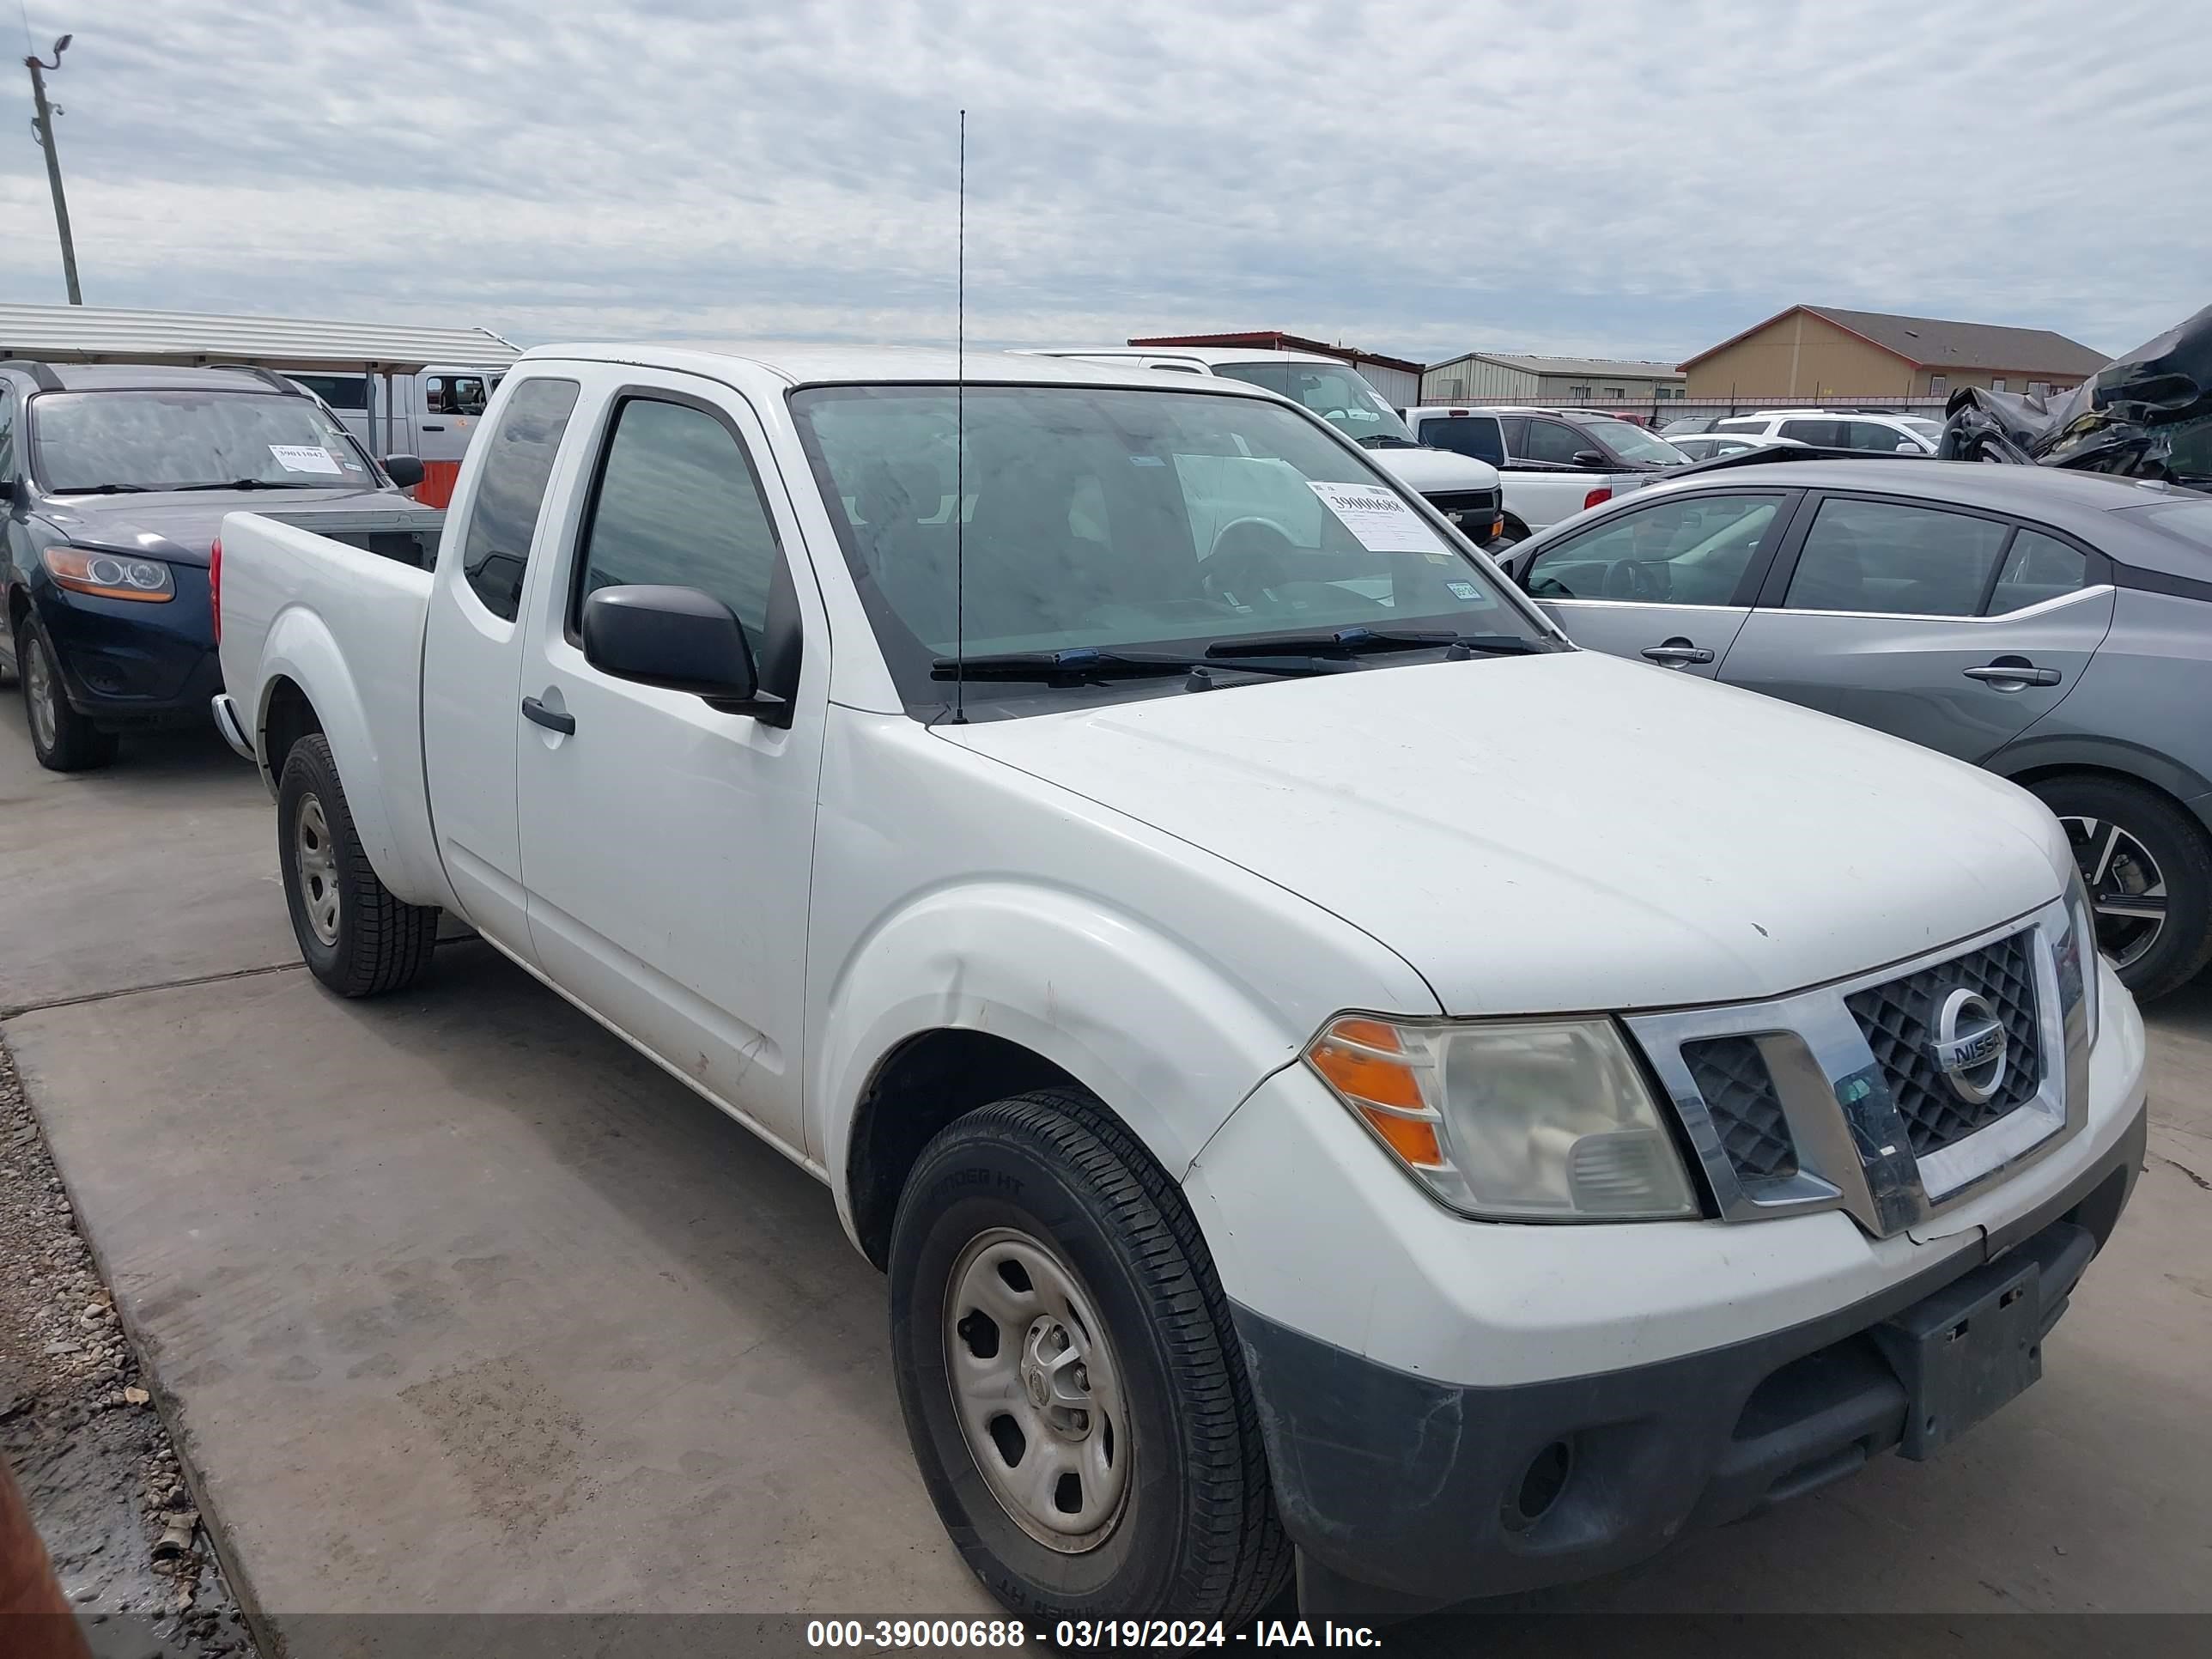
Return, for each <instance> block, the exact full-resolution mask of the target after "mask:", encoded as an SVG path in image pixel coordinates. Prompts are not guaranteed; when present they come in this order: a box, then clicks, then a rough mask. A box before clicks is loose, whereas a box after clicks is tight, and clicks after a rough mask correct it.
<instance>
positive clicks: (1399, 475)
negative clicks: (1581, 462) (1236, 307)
mask: <svg viewBox="0 0 2212 1659" xmlns="http://www.w3.org/2000/svg"><path fill="white" fill-rule="evenodd" d="M1036 356H1046V357H1063V358H1073V359H1076V360H1078V361H1080V362H1095V363H1115V364H1127V363H1136V364H1139V365H1140V366H1141V367H1143V368H1156V369H1160V370H1163V371H1164V372H1165V373H1168V374H1218V375H1221V376H1223V377H1224V378H1225V379H1227V380H1242V381H1243V382H1244V383H1245V384H1246V385H1248V386H1261V387H1264V388H1265V389H1266V390H1267V391H1269V392H1275V393H1278V394H1279V395H1280V396H1282V397H1285V398H1289V399H1290V400H1291V402H1292V403H1294V404H1298V405H1300V406H1301V407H1303V408H1306V409H1310V410H1313V412H1314V413H1315V414H1316V415H1318V416H1321V417H1322V419H1323V420H1325V421H1327V422H1328V423H1329V424H1330V425H1331V426H1333V427H1334V428H1336V429H1337V430H1338V431H1340V432H1341V433H1342V434H1344V435H1345V436H1346V437H1347V438H1349V439H1351V440H1352V442H1354V443H1356V444H1358V446H1359V447H1361V448H1362V449H1366V450H1370V451H1372V452H1373V453H1374V454H1375V456H1376V465H1378V466H1380V467H1381V468H1382V469H1383V471H1385V472H1387V473H1389V475H1390V477H1393V478H1394V479H1395V480H1396V481H1397V482H1398V483H1401V484H1404V485H1405V486H1407V488H1408V489H1414V490H1418V491H1419V492H1420V494H1421V495H1423V496H1425V498H1427V500H1428V501H1429V504H1430V505H1431V506H1432V507H1435V508H1436V509H1437V511H1438V512H1439V513H1443V515H1444V517H1446V518H1447V519H1449V520H1451V521H1452V523H1453V525H1454V526H1456V527H1457V529H1458V530H1459V531H1460V532H1461V533H1462V535H1464V536H1466V537H1467V538H1468V539H1469V540H1471V541H1473V542H1474V544H1476V545H1477V546H1482V545H1485V544H1488V543H1490V542H1492V541H1494V540H1496V539H1497V538H1498V536H1499V535H1500V534H1501V533H1503V531H1504V524H1503V521H1502V520H1501V518H1500V516H1499V513H1500V509H1499V507H1498V500H1499V495H1500V490H1499V483H1498V469H1497V468H1495V467H1493V466H1492V465H1488V464H1487V463H1486V462H1481V461H1471V460H1469V459H1467V458H1466V457H1464V456H1462V455H1456V454H1450V453H1446V452H1444V451H1442V450H1439V449H1437V448H1434V447H1430V446H1427V445H1425V444H1421V443H1418V442H1416V441H1414V438H1413V434H1412V433H1411V432H1409V431H1407V429H1406V422H1404V421H1403V420H1402V419H1401V418H1400V417H1399V415H1398V412H1397V410H1394V409H1392V408H1391V407H1390V404H1389V399H1388V398H1384V397H1383V394H1382V393H1381V392H1377V391H1376V389H1375V388H1374V387H1373V386H1370V384H1369V383H1368V380H1367V377H1366V376H1365V375H1364V374H1361V373H1360V372H1359V371H1358V369H1356V368H1353V367H1352V365H1351V364H1350V363H1347V362H1345V361H1344V360H1343V359H1342V358H1340V357H1327V356H1322V355H1320V354H1319V353H1317V352H1306V351H1273V350H1264V349H1255V348H1253V347H1249V346H1238V347H1229V346H1176V347H1172V348H1161V347H1142V348H1139V347H1136V346H1086V347H1083V348H1080V349H1078V348H1076V347H1072V346H1055V347H1053V348H1051V349H1048V350H1043V351H1040V352H1038V353H1036Z"/></svg>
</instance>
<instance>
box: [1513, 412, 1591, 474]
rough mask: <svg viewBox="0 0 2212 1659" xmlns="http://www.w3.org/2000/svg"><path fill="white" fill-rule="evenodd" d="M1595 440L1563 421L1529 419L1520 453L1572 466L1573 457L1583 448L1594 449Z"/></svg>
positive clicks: (1531, 457)
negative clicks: (1525, 439) (1524, 442)
mask: <svg viewBox="0 0 2212 1659" xmlns="http://www.w3.org/2000/svg"><path fill="white" fill-rule="evenodd" d="M1596 447H1598V446H1597V441H1596V440H1595V439H1592V438H1585V437H1583V435H1582V434H1581V433H1579V432H1577V431H1576V430H1575V429H1574V428H1572V427H1571V426H1569V425H1568V424H1567V423H1566V422H1564V421H1531V422H1528V442H1527V443H1526V444H1524V445H1523V446H1522V450H1521V453H1522V456H1524V457H1525V458H1526V459H1529V460H1532V461H1547V462H1549V463H1551V464H1553V465H1557V466H1572V465H1575V457H1576V456H1577V454H1579V453H1581V452H1582V451H1583V450H1585V449H1595V448H1596Z"/></svg>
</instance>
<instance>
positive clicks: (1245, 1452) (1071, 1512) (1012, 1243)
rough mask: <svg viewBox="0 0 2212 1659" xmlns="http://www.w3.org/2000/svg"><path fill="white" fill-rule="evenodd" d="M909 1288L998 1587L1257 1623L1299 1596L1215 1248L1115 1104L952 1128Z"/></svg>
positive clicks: (905, 1238)
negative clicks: (1289, 1589) (1265, 1612)
mask: <svg viewBox="0 0 2212 1659" xmlns="http://www.w3.org/2000/svg"><path fill="white" fill-rule="evenodd" d="M890 1279H891V1284H890V1291H891V1352H892V1357H893V1360H894V1362H895V1364H896V1369H897V1376H898V1389H899V1403H900V1406H901V1407H902V1410H903V1412H904V1414H905V1418H906V1425H907V1434H908V1437H909V1439H910V1440H911V1441H912V1442H913V1444H914V1452H915V1460H916V1462H918V1463H919V1464H920V1465H921V1474H922V1479H923V1480H924V1482H925V1483H926V1484H927V1486H928V1488H929V1494H930V1497H931V1498H932V1500H933V1502H934V1503H935V1504H936V1505H937V1512H938V1514H939V1517H940V1518H942V1520H943V1521H944V1522H945V1529H946V1530H947V1531H948V1532H949V1533H950V1534H951V1536H952V1541H953V1542H954V1544H956V1545H957V1547H958V1548H959V1550H960V1553H961V1555H962V1556H963V1558H964V1559H966V1561H967V1563H968V1565H969V1568H970V1570H972V1571H974V1572H975V1575H976V1577H978V1578H980V1579H981V1580H982V1582H983V1584H984V1587H985V1588H986V1589H988V1590H989V1591H990V1592H991V1593H992V1594H993V1595H995V1596H997V1597H998V1598H999V1600H1000V1601H1003V1602H1004V1603H1006V1606H1007V1607H1011V1608H1013V1609H1014V1610H1015V1611H1017V1612H1019V1613H1028V1614H1033V1615H1036V1616H1039V1617H1043V1618H1054V1619H1059V1618H1077V1619H1082V1618H1092V1619H1125V1618H1127V1619H1142V1618H1152V1617H1174V1618H1181V1619H1201V1620H1215V1619H1219V1620H1230V1621H1237V1622H1241V1621H1243V1620H1248V1619H1250V1618H1252V1617H1254V1616H1255V1615H1256V1614H1257V1613H1259V1612H1260V1610H1261V1608H1262V1607H1265V1606H1266V1605H1267V1602H1268V1601H1270V1600H1271V1599H1272V1598H1273V1596H1274V1595H1277V1594H1279V1592H1280V1591H1281V1589H1282V1588H1283V1586H1284V1585H1285V1583H1287V1582H1288V1578H1289V1574H1290V1569H1291V1550H1290V1545H1289V1541H1288V1540H1287V1538H1286V1537H1285V1534H1284V1533H1283V1530H1282V1527H1281V1524H1280V1522H1279V1520H1278V1519H1277V1516H1276V1514H1275V1508H1274V1499H1273V1492H1272V1491H1271V1489H1270V1487H1269V1485H1268V1480H1267V1458H1266V1455H1265V1453H1264V1451H1263V1450H1262V1449H1261V1442H1260V1429H1259V1423H1258V1420H1257V1417H1256V1414H1255V1411H1254V1409H1253V1403H1252V1393H1251V1388H1250V1385H1249V1382H1248V1381H1247V1379H1246V1377H1245V1375H1244V1367H1243V1358H1242V1356H1241V1354H1240V1352H1239V1351H1238V1349H1237V1340H1236V1334H1235V1332H1234V1331H1233V1330H1232V1329H1231V1326H1230V1322H1229V1316H1228V1309H1227V1304H1226V1302H1225V1298H1224V1297H1223V1295H1222V1292H1221V1287H1220V1285H1219V1284H1218V1281H1217V1280H1216V1279H1215V1276H1214V1272H1213V1263H1212V1256H1211V1255H1209V1254H1208V1252H1207V1250H1206V1244H1205V1241H1204V1240H1203V1239H1202V1238H1200V1236H1199V1233H1198V1228H1197V1225H1196V1224H1195V1223H1194V1221H1193V1220H1192V1218H1191V1216H1190V1212H1189V1211H1188V1207H1187V1206H1185V1205H1184V1204H1183V1201H1182V1194H1180V1193H1179V1192H1178V1191H1177V1190H1176V1187H1175V1185H1174V1183H1173V1182H1170V1181H1169V1180H1168V1178H1167V1177H1166V1176H1165V1175H1164V1173H1163V1172H1162V1171H1161V1170H1160V1168H1159V1166H1158V1164H1155V1163H1154V1162H1153V1161H1152V1158H1150V1157H1149V1156H1147V1154H1146V1152H1145V1150H1144V1149H1143V1147H1141V1146H1139V1145H1138V1144H1137V1142H1136V1141H1135V1139H1133V1137H1131V1135H1130V1134H1129V1133H1128V1132H1127V1130H1126V1129H1125V1128H1123V1127H1121V1124H1120V1123H1118V1122H1117V1121H1115V1120H1114V1118H1113V1117H1112V1116H1111V1115H1109V1114H1108V1113H1107V1112H1106V1111H1105V1110H1103V1109H1102V1108H1101V1107H1100V1106H1099V1105H1098V1104H1097V1102H1096V1101H1094V1100H1092V1099H1091V1097H1088V1096H1086V1095H1083V1094H1080V1093H1078V1092H1076V1091H1073V1090H1064V1091H1063V1090H1051V1091H1041V1092H1038V1093H1036V1094H1029V1095H1022V1096H1018V1097H1015V1098H1012V1099H1010V1100H1003V1101H1000V1102H999V1103H996V1104H995V1105H992V1106H987V1107H985V1108H983V1109H981V1110H980V1111H977V1112H974V1113H971V1114H969V1115H968V1116H966V1117H963V1118H961V1119H959V1120H958V1121H956V1122H954V1123H953V1124H951V1126H950V1127H947V1128H945V1130H943V1131H942V1132H941V1133H939V1135H938V1136H937V1138H936V1139H934V1140H933V1141H931V1142H930V1144H929V1145H928V1146H927V1147H926V1148H925V1149H924V1150H923V1152H922V1155H921V1161H920V1162H919V1163H918V1164H916V1165H915V1170H914V1173H913V1175H912V1176H911V1177H910V1178H909V1180H908V1182H907V1186H906V1190H905V1192H904V1193H903V1194H902V1196H901V1198H900V1200H899V1208H898V1216H897V1219H896V1222H895V1224H894V1225H893V1230H892V1235H891V1250H890Z"/></svg>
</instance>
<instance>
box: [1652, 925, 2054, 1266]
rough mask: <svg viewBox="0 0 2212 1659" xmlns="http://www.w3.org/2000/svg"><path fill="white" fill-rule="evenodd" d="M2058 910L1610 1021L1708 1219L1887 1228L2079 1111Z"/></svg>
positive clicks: (1958, 1190)
mask: <svg viewBox="0 0 2212 1659" xmlns="http://www.w3.org/2000/svg"><path fill="white" fill-rule="evenodd" d="M2070 927H2071V923H2070V920H2069V916H2068V914H2067V909H2066V907H2065V905H2064V903H2063V902H2054V903H2052V904H2051V905H2049V906H2048V907H2046V908H2045V909H2043V910H2041V911H2039V912H2038V913H2037V914H2036V915H2033V916H2032V917H2028V918H2026V919H2024V920H2021V921H2014V922H2011V923H2008V925H2006V926H2005V927H1999V928H1994V929H1992V930H1990V932H1989V933H1985V934H1983V935H1981V936H1979V937H1978V938H1975V939H1966V940H1962V941H1960V943H1959V944H1957V945H1952V946H1950V947H1948V949H1945V950H1942V951H1935V952H1931V953H1930V954H1929V956H1928V957H1923V959H1921V960H1919V961H1917V962H1908V963H1901V964H1899V965H1897V966H1894V967H1891V968H1887V969H1880V970H1877V971H1875V972H1873V973H1869V974H1863V975H1857V976H1855V977H1854V978H1851V979H1849V980H1844V981H1838V983H1835V984H1832V985H1826V986H1821V987H1815V988H1814V989H1812V990H1808V991H1801V992H1798V993H1796V994H1793V995H1790V996H1785V997H1778V998H1776V999H1774V1000H1771V1001H1766V1002H1759V1003H1739V1004H1734V1005H1730V1006H1725V1007H1717V1008H1699V1009H1686V1010H1682V1011H1680V1012H1674V1013H1664V1014H1638V1015H1632V1016H1630V1017H1629V1018H1627V1020H1626V1022H1625V1023H1626V1025H1627V1027H1628V1029H1629V1030H1630V1031H1631V1032H1632V1034H1633V1035H1634V1036H1635V1037H1636V1040H1637V1041H1638V1043H1639V1044H1640V1045H1641V1046H1642V1048H1643V1049H1644V1056H1645V1058H1646V1059H1647V1060H1649V1061H1650V1064H1651V1067H1652V1069H1653V1070H1654V1071H1655V1072H1656V1073H1657V1074H1658V1076H1659V1078H1660V1080H1661V1081H1662V1083H1663V1084H1664V1085H1666V1089H1667V1092H1668V1096H1669V1097H1671V1099H1672V1100H1673V1102H1674V1109H1675V1112H1676V1114H1677V1115H1679V1117H1680V1121H1681V1124H1682V1127H1683V1130H1684V1133H1686V1136H1687V1138H1688V1139H1689V1141H1690V1144H1691V1146H1692V1148H1693V1149H1694V1150H1695V1152H1696V1153H1697V1155H1698V1159H1699V1165H1700V1167H1701V1169H1702V1170H1703V1172H1704V1175H1705V1181H1706V1184H1707V1185H1708V1186H1709V1187H1710V1188H1711V1190H1712V1194H1713V1196H1714V1198H1715V1200H1717V1203H1718V1205H1719V1207H1720V1212H1721V1214H1722V1216H1723V1218H1726V1219H1729V1220H1732V1221H1748V1220H1754V1219H1759V1218H1765V1217H1770V1216H1781V1215H1794V1214H1801V1213H1803V1212H1807V1211H1809V1210H1820V1209H1842V1210H1844V1211H1845V1212H1848V1213H1849V1214H1850V1215H1851V1216H1852V1217H1853V1218H1854V1219H1856V1220H1857V1221H1858V1222H1859V1224H1860V1225H1862V1226H1863V1227H1864V1228H1866V1230H1867V1231H1869V1232H1872V1233H1875V1234H1876V1235H1878V1236H1882V1237H1887V1236H1888V1235H1890V1234H1893V1233H1896V1232H1899V1231H1902V1230H1904V1229H1905V1228H1906V1227H1909V1226H1911V1225H1913V1224H1914V1223H1916V1222H1917V1221H1920V1220H1923V1219H1924V1218H1927V1217H1929V1216H1930V1215H1932V1214H1934V1213H1936V1212H1938V1211H1940V1210H1942V1208H1943V1207H1944V1206H1947V1205H1948V1204H1950V1203H1952V1202H1954V1201H1955V1200H1958V1199H1960V1198H1962V1197H1963V1196H1965V1195H1966V1193H1967V1192H1968V1191H1969V1190H1970V1189H1972V1188H1975V1187H1978V1185H1980V1184H1981V1183H1982V1182H1985V1181H1988V1180H1990V1179H1991V1178H1993V1177H1995V1176H1997V1175H1998V1174H1999V1173H2000V1172H2001V1171H2003V1170H2008V1169H2011V1168H2014V1167H2015V1166H2017V1165H2019V1164H2021V1163H2023V1162H2026V1161H2027V1160H2028V1159H2030V1158H2035V1157H2039V1156H2041V1155H2042V1154H2043V1153H2044V1152H2048V1151H2049V1150H2051V1148H2052V1147H2054V1146H2057V1145H2058V1144H2059V1143H2060V1142H2061V1141H2063V1139H2065V1138H2066V1137H2067V1136H2068V1135H2069V1134H2071V1133H2074V1132H2075V1131H2076V1130H2077V1129H2079V1128H2080V1127H2081V1125H2082V1124H2083V1122H2085V1121H2087V1105H2088V1103H2087V1025H2086V1022H2085V1019H2084V1016H2083V1013H2082V1010H2081V1006H2080V996H2079V988H2078V986H2077V985H2076V984H2075V981H2074V980H2073V979H2072V978H2071V977H2069V978H2068V979H2067V980H2066V981H2064V988H2065V994H2064V995H2063V997H2062V991H2061V984H2062V981H2061V975H2060V964H2061V963H2070V962H2071V961H2072V960H2073V954H2074V948H2075V943H2074V941H2073V939H2072V938H2071V934H2070Z"/></svg>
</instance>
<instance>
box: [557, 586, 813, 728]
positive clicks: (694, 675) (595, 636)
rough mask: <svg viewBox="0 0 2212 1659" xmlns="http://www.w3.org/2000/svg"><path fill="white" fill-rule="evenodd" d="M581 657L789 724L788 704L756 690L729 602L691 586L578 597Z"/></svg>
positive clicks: (627, 676)
mask: <svg viewBox="0 0 2212 1659" xmlns="http://www.w3.org/2000/svg"><path fill="white" fill-rule="evenodd" d="M583 632H584V660H585V661H586V662H587V663H589V664H591V665H592V667H594V668H596V669H598V670H599V671H600V672H601V673H602V674H611V675H613V676H614V677H615V678H617V679H623V680H635V681H636V682H637V683H638V684H641V685H657V686H660V687H662V688H664V689H665V690H670V691H689V692H690V693H691V694H692V695H693V696H699V697H703V698H705V699H706V700H707V702H708V706H709V707H710V708H716V709H719V710H720V711H721V712H722V713H724V714H751V715H753V716H755V717H756V718H757V719H759V720H765V721H767V722H768V723H769V724H770V725H773V726H788V725H789V724H790V723H791V705H790V704H789V703H788V702H786V701H785V700H784V699H783V698H781V697H778V696H770V695H768V694H766V693H763V691H762V690H761V689H760V671H759V670H758V669H757V667H756V666H755V665H754V663H753V649H752V646H751V645H750V642H748V641H747V640H746V639H745V630H744V627H743V626H742V625H740V624H739V623H738V619H737V617H735V616H733V615H732V613H731V611H730V607H729V606H727V605H724V604H723V603H722V602H721V601H720V599H716V598H714V596H713V595H712V594H710V593H703V592H700V591H699V589H697V588H696V587H661V586H645V585H638V586H627V587H603V588H601V589H599V592H596V593H594V594H592V596H591V597H590V598H589V599H586V600H585V601H584V629H583Z"/></svg>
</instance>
